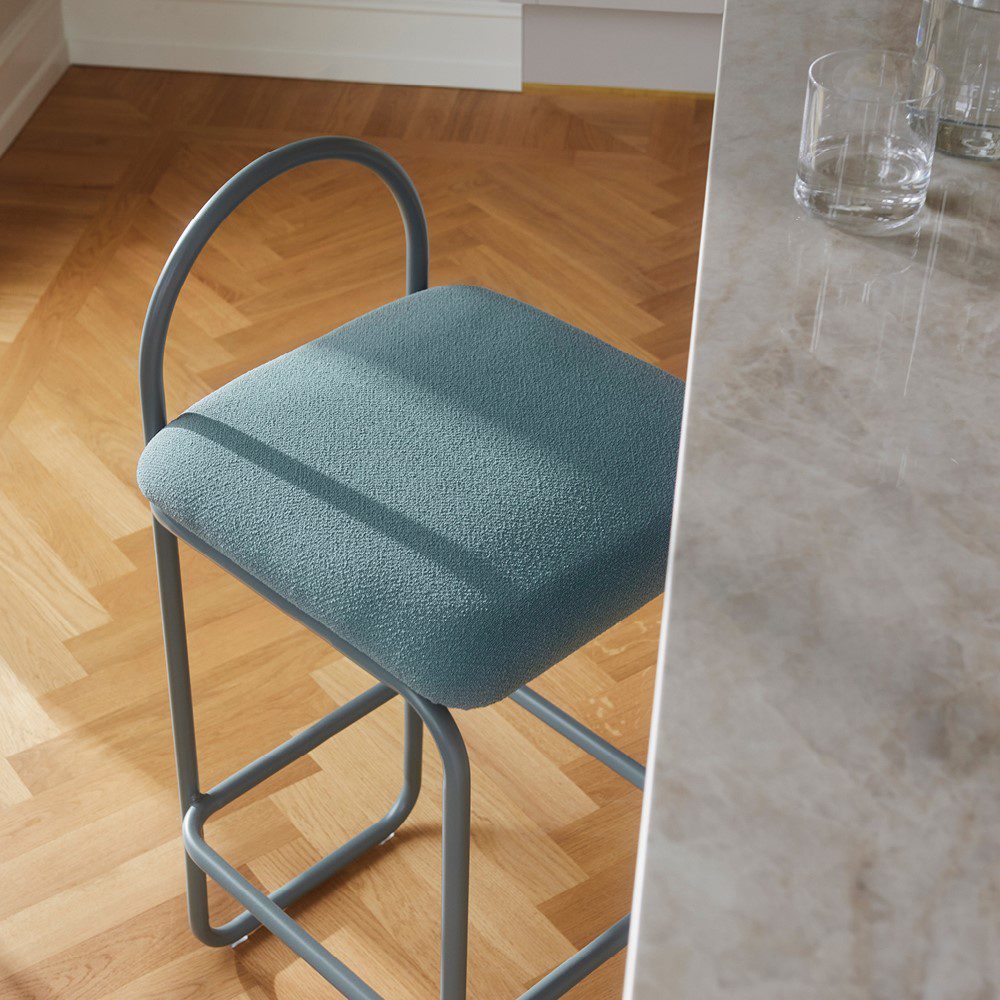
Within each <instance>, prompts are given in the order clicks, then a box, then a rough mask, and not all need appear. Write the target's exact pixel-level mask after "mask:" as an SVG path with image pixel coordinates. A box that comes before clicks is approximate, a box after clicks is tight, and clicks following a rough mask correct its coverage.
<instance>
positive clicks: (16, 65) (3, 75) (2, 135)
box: [0, 0, 69, 153]
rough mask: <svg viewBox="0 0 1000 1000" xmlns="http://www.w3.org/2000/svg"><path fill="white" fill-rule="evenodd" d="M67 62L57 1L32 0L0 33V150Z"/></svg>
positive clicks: (53, 82)
mask: <svg viewBox="0 0 1000 1000" xmlns="http://www.w3.org/2000/svg"><path fill="white" fill-rule="evenodd" d="M68 65H69V55H68V52H67V47H66V40H65V38H64V37H63V26H62V12H61V9H60V6H59V0H35V2H33V3H31V4H29V5H28V7H27V8H26V9H25V11H24V12H23V13H22V14H21V16H20V17H18V18H17V19H16V20H15V21H14V22H13V23H12V24H11V25H10V27H8V28H7V30H6V31H5V32H3V34H2V35H0V153H3V151H4V150H5V149H7V147H8V146H9V145H10V144H11V143H12V142H13V141H14V139H15V138H17V134H18V132H20V131H21V129H22V128H23V127H24V125H25V123H26V122H27V121H28V119H29V118H30V117H31V116H32V115H33V114H34V113H35V110H36V109H37V107H38V105H39V104H41V103H42V101H43V100H44V99H45V95H46V94H47V93H48V92H49V91H50V90H51V89H52V87H53V86H54V85H55V83H56V81H57V80H58V79H59V77H61V76H62V74H63V73H64V72H65V70H66V67H67V66H68Z"/></svg>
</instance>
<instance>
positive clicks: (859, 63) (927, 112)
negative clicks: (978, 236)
mask: <svg viewBox="0 0 1000 1000" xmlns="http://www.w3.org/2000/svg"><path fill="white" fill-rule="evenodd" d="M942 82H943V77H942V74H941V71H940V70H939V69H938V68H937V67H936V66H935V65H934V64H933V63H930V62H927V61H925V60H917V59H914V58H912V57H911V56H909V55H907V54H905V53H902V52H887V51H884V50H882V49H858V50H849V51H843V52H831V53H829V54H828V55H825V56H821V57H820V58H819V59H817V60H816V61H815V62H814V63H813V64H812V66H810V67H809V83H808V88H807V91H806V104H805V112H804V114H803V119H802V141H801V144H800V146H799V165H798V174H797V177H796V179H795V197H796V198H797V199H798V201H799V203H800V204H801V205H802V206H803V207H804V208H805V209H807V210H808V211H810V212H812V213H813V214H815V215H818V216H820V217H821V218H824V219H827V220H829V221H831V222H834V223H836V224H838V225H839V226H842V227H844V228H847V229H850V230H852V231H855V232H861V233H878V232H884V231H888V230H892V229H897V228H899V227H900V226H902V225H905V223H907V222H909V220H910V219H912V218H913V217H914V216H915V215H916V214H917V213H918V212H919V211H920V209H921V208H922V207H923V204H924V198H925V196H926V194H927V184H928V181H929V180H930V175H931V162H932V160H933V157H934V138H935V135H936V133H937V120H938V104H939V99H940V93H941V85H942Z"/></svg>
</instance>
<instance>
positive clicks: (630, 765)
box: [510, 687, 646, 996]
mask: <svg viewBox="0 0 1000 1000" xmlns="http://www.w3.org/2000/svg"><path fill="white" fill-rule="evenodd" d="M510 699H511V701H515V702H517V704H518V705H520V706H521V707H522V708H524V709H527V710H528V711H529V712H531V714H532V715H534V716H535V717H536V718H538V719H541V720H542V722H544V723H545V724H546V725H547V726H551V727H552V728H553V729H554V730H555V731H556V732H557V733H560V734H562V735H563V736H565V737H566V739H568V740H569V741H570V742H571V743H575V744H576V745H577V746H578V747H579V748H580V749H581V750H586V752H587V753H589V754H590V755H591V757H596V758H597V760H599V761H600V762H601V763H602V764H604V765H605V766H607V767H610V768H611V770H612V771H614V772H615V773H616V774H619V775H621V777H623V778H624V779H625V780H626V781H630V782H632V784H633V785H635V787H636V788H638V789H640V790H641V789H642V787H643V785H644V784H645V782H646V769H645V768H644V767H643V766H642V764H640V763H639V762H638V761H637V760H633V759H632V758H631V757H629V755H628V754H624V753H622V752H621V750H619V749H618V748H617V747H615V746H612V744H610V743H609V742H608V741H607V740H605V739H602V738H601V737H600V736H598V735H597V733H595V732H594V731H593V730H592V729H588V728H587V727H586V726H585V725H584V724H583V723H582V722H577V720H576V719H574V718H573V716H572V715H569V714H568V713H566V712H564V711H563V710H562V709H561V708H559V707H558V706H557V705H553V704H552V702H551V701H549V700H548V699H546V698H543V697H542V696H541V695H540V694H537V693H536V692H534V691H532V690H531V688H529V687H522V688H518V689H517V690H516V691H515V692H514V693H513V694H512V695H511V696H510ZM615 926H617V924H616V925H615ZM525 996H527V994H525Z"/></svg>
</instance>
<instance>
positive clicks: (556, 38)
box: [523, 0, 722, 93]
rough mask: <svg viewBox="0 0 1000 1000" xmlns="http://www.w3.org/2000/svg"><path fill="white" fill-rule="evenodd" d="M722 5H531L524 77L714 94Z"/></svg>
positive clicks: (648, 0)
mask: <svg viewBox="0 0 1000 1000" xmlns="http://www.w3.org/2000/svg"><path fill="white" fill-rule="evenodd" d="M718 7H719V4H718V3H717V2H715V0H618V2H615V3H614V5H612V0H593V2H588V3H586V4H585V5H584V4H583V3H582V2H580V0H578V3H576V4H573V5H567V4H564V3H562V2H558V0H555V2H554V0H543V2H539V3H527V4H526V5H525V6H524V8H523V12H524V13H523V16H524V56H523V58H524V80H525V82H526V83H547V84H571V85H573V84H575V85H578V86H579V85H582V86H590V87H629V88H633V87H634V88H638V89H643V90H676V91H693V92H698V93H711V92H712V91H714V90H715V81H716V76H717V75H718V66H719V42H720V39H721V35H722V15H721V14H719V13H715V10H716V9H717V8H718ZM692 8H693V9H692Z"/></svg>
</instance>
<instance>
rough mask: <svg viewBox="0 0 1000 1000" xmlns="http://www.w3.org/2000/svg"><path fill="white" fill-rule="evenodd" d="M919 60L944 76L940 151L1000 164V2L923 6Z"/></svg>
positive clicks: (929, 0)
mask: <svg viewBox="0 0 1000 1000" xmlns="http://www.w3.org/2000/svg"><path fill="white" fill-rule="evenodd" d="M917 55H919V56H922V57H923V58H925V59H927V60H928V61H930V62H933V63H936V64H937V65H938V66H940V67H941V72H942V73H943V74H944V90H943V91H942V94H941V118H940V122H939V124H938V134H937V148H938V149H940V150H941V152H943V153H951V154H953V155H956V156H967V157H971V158H972V159H977V160H1000V0H924V6H923V11H922V14H921V18H920V30H919V32H918V33H917Z"/></svg>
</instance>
